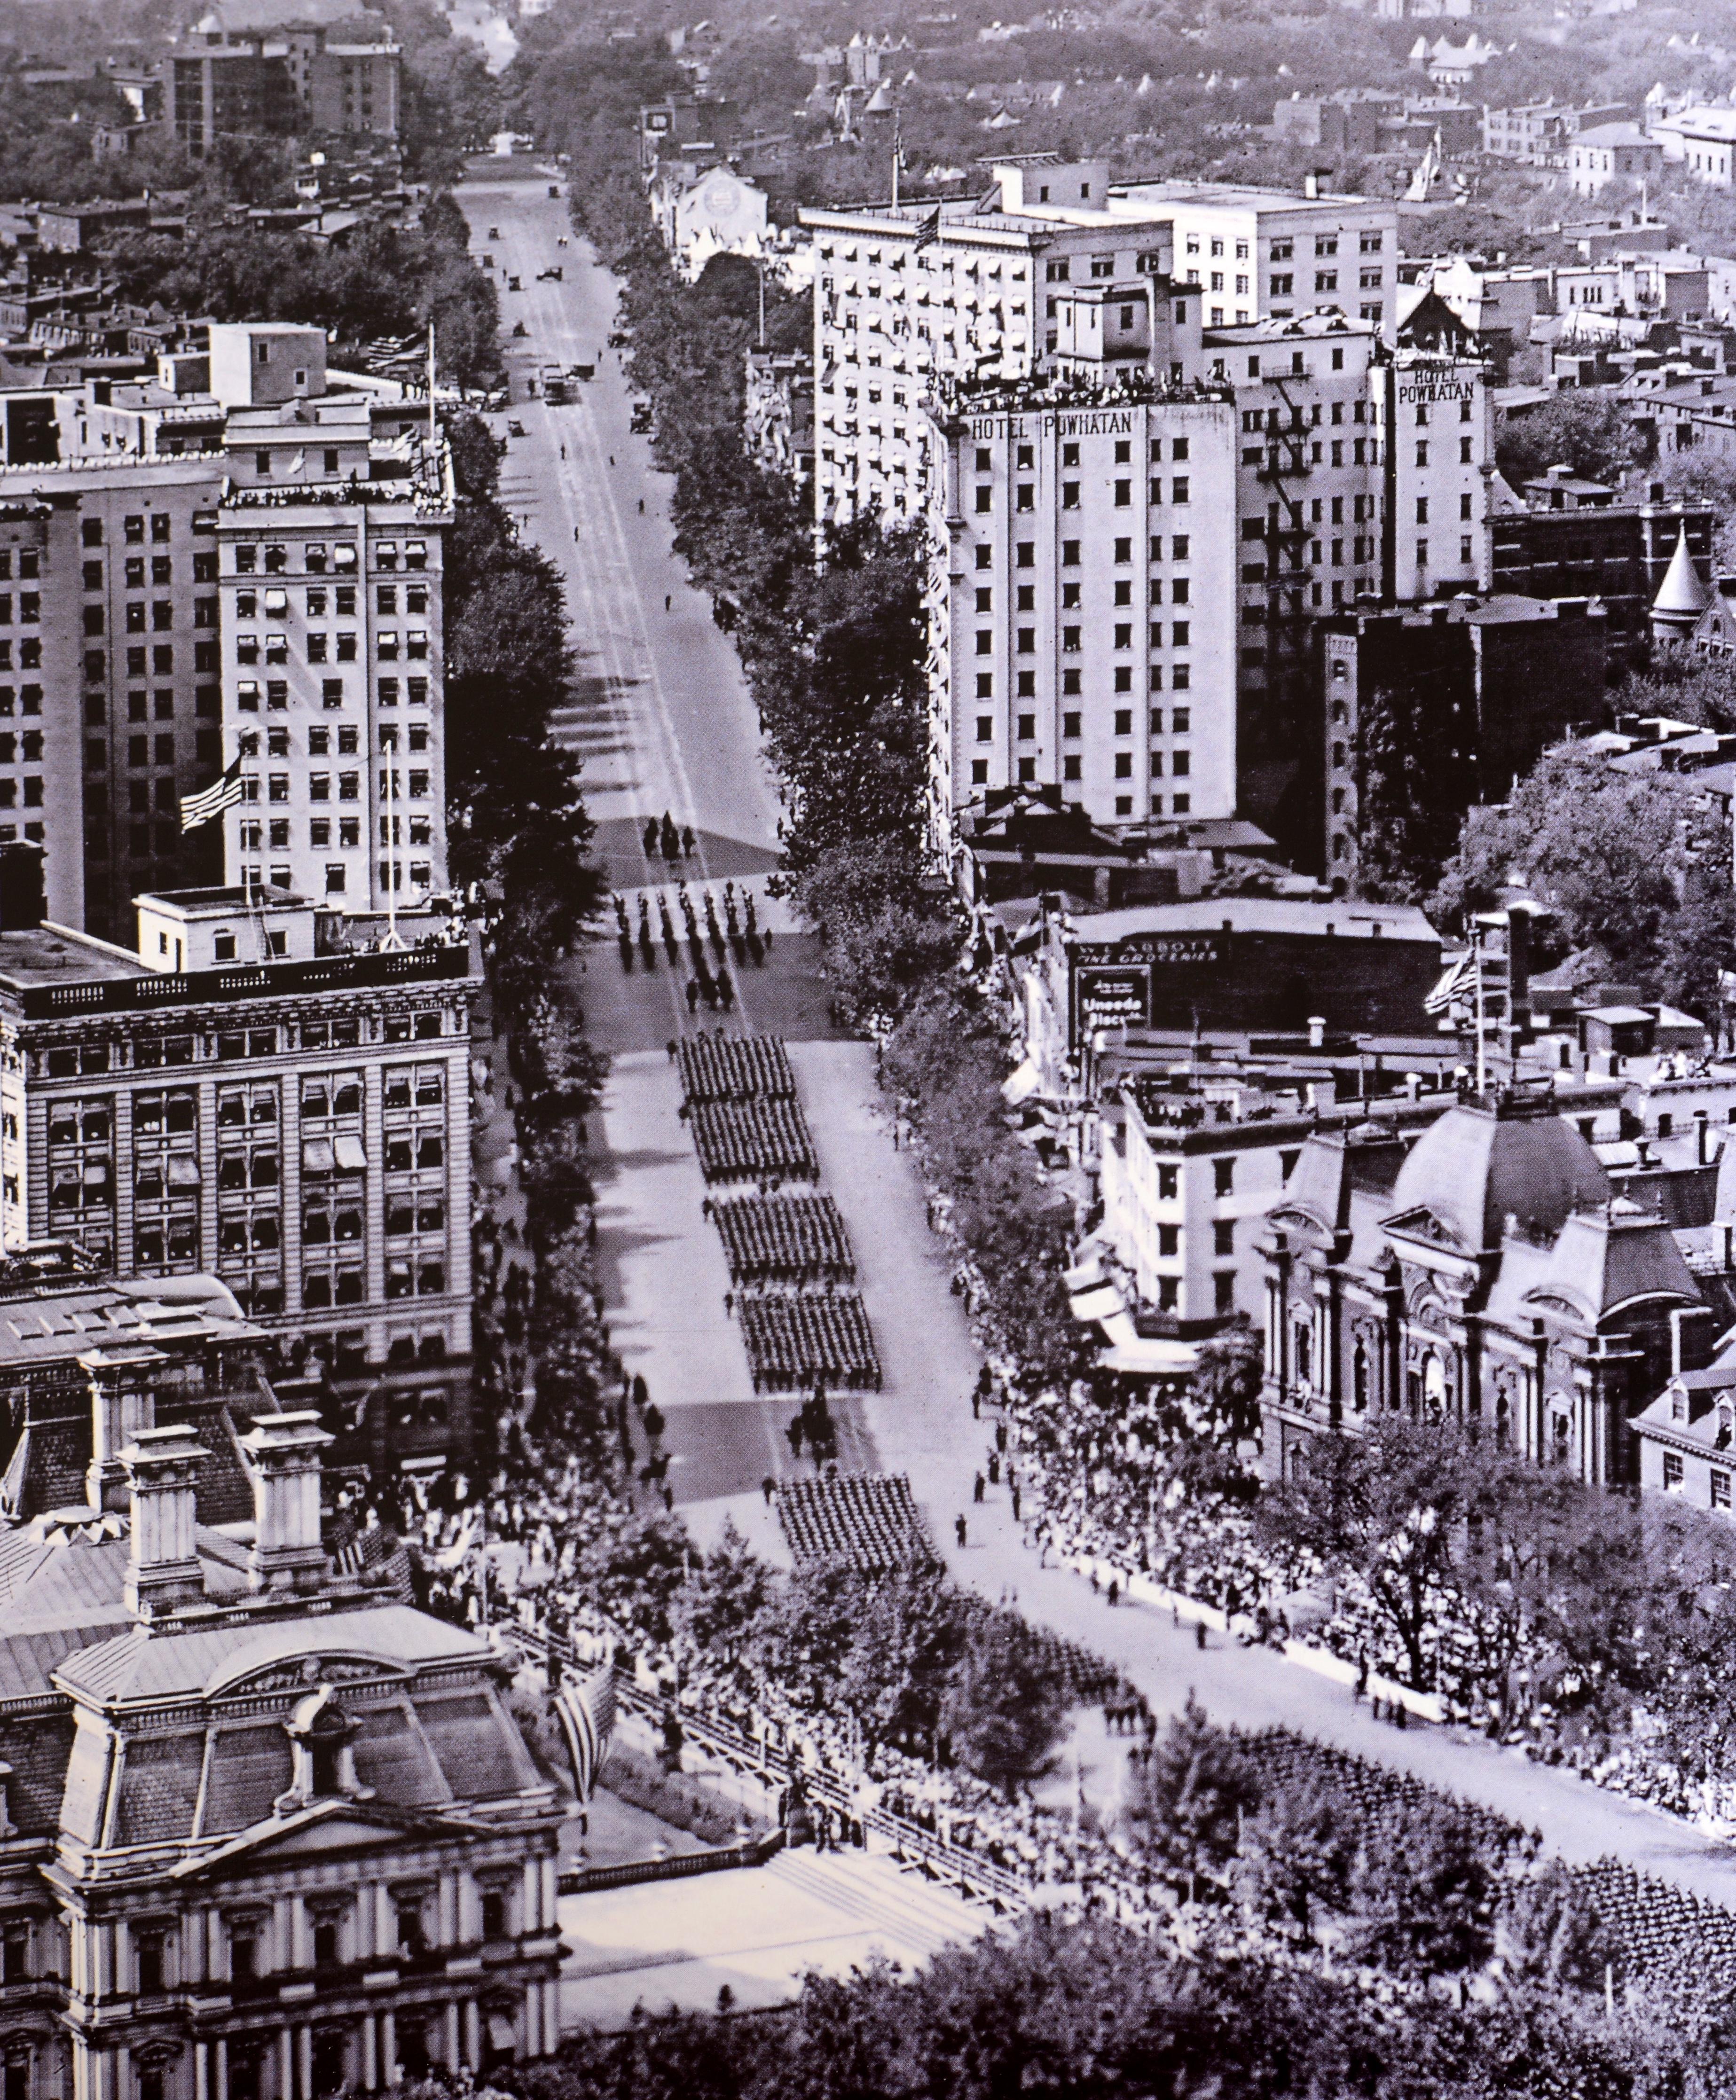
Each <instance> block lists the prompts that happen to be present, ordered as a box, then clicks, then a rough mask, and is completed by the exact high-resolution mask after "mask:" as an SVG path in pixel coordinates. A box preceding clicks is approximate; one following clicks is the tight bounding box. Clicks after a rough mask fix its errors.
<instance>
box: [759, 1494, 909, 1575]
mask: <svg viewBox="0 0 1736 2100" xmlns="http://www.w3.org/2000/svg"><path fill="white" fill-rule="evenodd" d="M778 1521H779V1523H780V1524H781V1525H782V1526H783V1528H784V1537H785V1539H786V1540H787V1541H788V1545H789V1550H790V1551H791V1552H792V1553H793V1555H795V1557H796V1558H797V1560H848V1561H849V1562H850V1564H852V1565H853V1566H855V1567H857V1568H862V1569H863V1570H864V1571H865V1572H866V1573H868V1574H871V1575H878V1574H882V1573H886V1571H887V1570H888V1569H890V1568H902V1567H906V1566H908V1565H909V1564H912V1562H915V1563H918V1564H930V1565H931V1564H933V1563H934V1559H935V1554H934V1547H933V1546H930V1544H929V1541H928V1533H926V1532H925V1530H924V1529H922V1519H921V1515H920V1514H919V1513H918V1511H917V1504H916V1498H915V1497H914V1496H913V1495H912V1493H911V1492H910V1476H909V1475H908V1474H907V1473H832V1474H824V1475H822V1476H819V1478H818V1479H815V1480H790V1481H788V1482H786V1484H785V1485H784V1487H783V1488H781V1489H780V1490H779V1493H778Z"/></svg>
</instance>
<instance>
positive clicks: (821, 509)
mask: <svg viewBox="0 0 1736 2100" xmlns="http://www.w3.org/2000/svg"><path fill="white" fill-rule="evenodd" d="M993 180H994V189H993V192H992V194H991V196H989V197H988V198H987V200H985V201H974V202H959V203H946V204H940V205H935V204H931V203H921V204H914V205H900V206H898V207H893V206H890V205H888V206H885V207H880V206H875V207H872V208H868V209H864V210H820V209H814V210H804V211H803V212H802V224H803V225H804V226H805V227H807V228H808V229H809V231H810V235H811V240H812V241H813V245H814V249H815V280H814V282H815V349H814V357H815V375H816V382H815V385H816V390H815V425H816V433H815V435H816V445H815V450H816V461H815V502H816V505H817V515H818V516H819V518H820V519H821V520H822V521H824V520H825V519H827V518H833V517H835V516H849V515H855V514H859V513H860V512H863V511H866V510H879V511H880V512H881V514H883V515H885V516H886V517H888V518H912V517H916V516H918V515H920V514H922V512H923V510H925V505H926V502H927V500H928V491H927V481H928V479H929V477H930V474H931V473H932V472H933V470H934V468H935V467H936V466H937V465H938V455H937V454H936V453H935V452H934V450H933V448H932V445H931V442H930V439H929V436H928V434H927V432H926V431H925V429H924V426H923V424H922V420H921V402H922V396H923V394H924V391H925V388H926V387H927V386H929V385H930V384H931V383H932V382H935V381H937V380H938V381H950V382H954V383H964V382H970V381H974V380H979V379H994V380H1005V381H1022V380H1027V379H1031V378H1034V377H1044V376H1047V375H1049V374H1051V373H1053V374H1056V375H1060V374H1062V373H1071V372H1072V371H1073V370H1074V369H1075V368H1076V365H1078V364H1081V363H1083V364H1086V365H1089V366H1090V367H1091V368H1093V371H1095V370H1096V369H1098V368H1101V367H1102V365H1103V364H1104V363H1105V360H1107V361H1108V362H1109V363H1110V364H1113V365H1115V367H1116V368H1120V369H1127V370H1141V371H1142V372H1143V373H1144V374H1145V375H1146V376H1147V377H1155V378H1160V379H1177V380H1182V381H1186V380H1191V379H1195V378H1199V377H1208V376H1209V373H1208V371H1202V370H1201V369H1200V368H1199V365H1198V364H1196V363H1195V359H1196V358H1197V357H1198V356H1199V343H1200V335H1199V331H1200V330H1201V329H1217V328H1226V327H1227V328H1235V327H1238V326H1243V325H1247V324H1252V323H1255V322H1257V321H1259V320H1262V319H1265V318H1266V317H1267V316H1268V315H1275V316H1276V317H1278V318H1279V319H1288V318H1291V317H1293V316H1294V315H1297V314H1302V313H1308V312H1312V311H1315V310H1317V309H1319V310H1322V311H1329V312H1332V313H1336V314H1338V315H1355V316H1357V317H1358V318H1359V319H1362V320H1366V321H1367V322H1368V324H1370V326H1371V328H1372V329H1373V330H1374V331H1375V332H1376V333H1380V332H1382V331H1385V333H1387V335H1388V336H1390V332H1391V329H1392V328H1393V326H1394V324H1395V322H1396V317H1397V299H1398V282H1397V263H1398V233H1397V224H1398V222H1397V215H1396V212H1395V210H1394V206H1393V205H1390V204H1383V203H1381V202H1380V201H1378V200H1375V199H1369V198H1363V197H1345V196H1302V197H1297V196H1289V195H1287V194H1286V193H1285V192H1281V191H1277V190H1261V189H1256V188H1248V187H1246V186H1239V185H1234V184H1225V183H1184V182H1163V183H1124V184H1118V185H1116V186H1115V187H1114V188H1111V186H1110V183H1109V170H1108V164H1107V162H1106V161H1077V162H1064V161H1061V160H1060V159H1059V158H1058V157H1057V156H1054V155H1049V154H1036V155H1032V156H1030V157H1027V158H1025V159H1023V160H1018V159H1015V160H1009V161H1004V162H996V164H995V166H994V171H993ZM1298 256H1300V257H1301V260H1300V261H1299V260H1298V259H1297V258H1298ZM1124 315H1125V319H1124V318H1123V316H1124ZM1093 328H1094V329H1095V331H1096V332H1095V333H1093ZM1177 367H1179V368H1177Z"/></svg>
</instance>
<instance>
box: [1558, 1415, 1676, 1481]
mask: <svg viewBox="0 0 1736 2100" xmlns="http://www.w3.org/2000/svg"><path fill="white" fill-rule="evenodd" d="M1556 1422H1557V1425H1558V1426H1559V1427H1562V1428H1565V1427H1566V1423H1564V1422H1563V1421H1562V1418H1561V1416H1560V1415H1557V1417H1556ZM1557 1440H1558V1441H1559V1440H1560V1439H1559V1438H1558V1439H1557ZM1681 1490H1682V1462H1681V1452H1680V1451H1666V1452H1665V1453H1664V1454H1663V1491H1664V1493H1666V1494H1670V1495H1679V1494H1680V1493H1681Z"/></svg>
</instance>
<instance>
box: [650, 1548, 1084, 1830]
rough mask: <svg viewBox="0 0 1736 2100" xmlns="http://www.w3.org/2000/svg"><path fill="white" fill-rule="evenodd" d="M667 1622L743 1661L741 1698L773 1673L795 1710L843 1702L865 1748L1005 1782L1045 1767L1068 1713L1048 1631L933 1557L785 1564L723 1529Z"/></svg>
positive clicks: (841, 1708) (734, 1663)
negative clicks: (877, 1566)
mask: <svg viewBox="0 0 1736 2100" xmlns="http://www.w3.org/2000/svg"><path fill="white" fill-rule="evenodd" d="M672 1623H673V1626H674V1632H675V1634H676V1636H677V1639H678V1643H681V1644H682V1645H683V1646H684V1647H685V1648H687V1651H688V1652H690V1653H691V1654H693V1655H695V1656H696V1657H703V1658H705V1659H706V1661H708V1663H709V1665H710V1666H711V1667H712V1668H713V1669H716V1668H717V1667H718V1665H719V1664H720V1663H721V1664H722V1665H724V1666H725V1667H727V1668H730V1669H733V1670H735V1671H736V1672H737V1673H738V1674H739V1677H740V1687H741V1689H742V1692H743V1695H744V1697H745V1698H747V1699H749V1700H752V1699H753V1697H754V1696H755V1692H754V1687H755V1686H756V1685H758V1684H760V1683H771V1684H775V1685H776V1686H777V1687H779V1689H780V1692H782V1693H784V1695H785V1696H788V1698H789V1699H791V1700H792V1701H793V1702H794V1704H795V1705H797V1707H798V1708H799V1709H801V1710H804V1711H806V1712H809V1713H815V1714H849V1715H850V1716H851V1717H852V1718H854V1719H855V1723H856V1724H857V1726H858V1727H859V1728H860V1730H861V1732H862V1737H863V1741H864V1746H865V1748H866V1749H867V1752H868V1756H869V1757H870V1758H872V1757H873V1756H874V1754H875V1753H876V1752H877V1751H878V1750H879V1749H881V1746H883V1745H889V1746H890V1747H891V1748H892V1749H897V1750H901V1751H903V1752H904V1753H906V1754H908V1755H910V1756H912V1757H917V1758H924V1759H931V1760H934V1761H937V1762H957V1763H959V1764H961V1765H962V1766H964V1767H965V1769H966V1770H967V1771H970V1772H973V1773H974V1774H975V1776H977V1777H978V1779H981V1780H984V1781H985V1782H986V1783H987V1784H988V1785H991V1786H994V1787H996V1788H998V1789H1001V1791H1002V1792H1004V1793H1013V1792H1014V1791H1015V1790H1016V1789H1018V1787H1019V1786H1021V1785H1024V1784H1026V1783H1027V1782H1028V1781H1029V1780H1033V1779H1036V1778H1037V1777H1039V1776H1041V1775H1042V1774H1043V1773H1044V1772H1045V1771H1047V1770H1048V1769H1049V1764H1050V1761H1051V1758H1052V1754H1053V1752H1054V1747H1055V1745H1056V1744H1057V1743H1058V1740H1060V1737H1061V1736H1062V1732H1063V1730H1064V1727H1065V1725H1066V1717H1067V1683H1066V1681H1065V1674H1064V1671H1063V1670H1062V1669H1061V1668H1060V1667H1059V1665H1058V1651H1057V1649H1056V1646H1055V1644H1054V1643H1053V1642H1052V1641H1050V1640H1048V1639H1045V1637H1044V1636H1043V1635H1040V1634H1038V1633H1036V1632H1035V1631H1034V1630H1032V1629H1031V1627H1030V1626H1027V1624H1026V1622H1025V1621H1024V1620H1023V1619H1022V1618H1020V1617H1018V1615H1017V1614H1016V1613H1015V1612H1008V1611H1003V1610H1001V1609H998V1608H996V1607H995V1606H993V1605H991V1604H987V1602H985V1600H984V1599H982V1598H980V1597H978V1596H977V1595H975V1594H974V1592H973V1591H971V1590H961V1589H960V1588H958V1587H956V1586H955V1585H954V1584H953V1583H952V1581H951V1580H950V1579H949V1577H948V1576H947V1575H946V1573H945V1572H944V1571H943V1569H942V1568H940V1567H939V1565H938V1564H935V1563H934V1562H933V1561H932V1560H925V1559H923V1560H911V1561H909V1562H908V1563H906V1564H904V1565H903V1566H902V1567H899V1568H894V1569H891V1570H890V1571H887V1572H885V1573H867V1572H866V1571H864V1569H862V1568H859V1567H857V1566H855V1564H853V1563H852V1562H850V1561H848V1560H808V1561H804V1562H802V1564H800V1565H799V1566H798V1567H797V1568H796V1570H795V1572H794V1573H790V1574H784V1573H779V1572H778V1571H776V1570H775V1569H773V1568H769V1567H767V1566H766V1564H765V1562H763V1561H762V1560H758V1558H757V1557H756V1556H755V1555H753V1553H752V1552H751V1551H749V1548H748V1546H747V1544H746V1542H745V1541H744V1540H743V1539H742V1538H741V1537H740V1535H739V1534H738V1533H735V1531H734V1530H733V1529H730V1530H727V1531H726V1533H725V1535H724V1537H723V1539H722V1542H721V1543H720V1544H719V1546H718V1548H717V1549H716V1551H714V1552H713V1553H712V1554H710V1555H708V1556H707V1558H706V1560H705V1562H704V1563H703V1564H702V1565H701V1566H700V1567H699V1568H696V1570H695V1571H694V1574H693V1577H692V1579H691V1581H690V1582H688V1584H687V1586H685V1587H684V1588H683V1589H682V1592H681V1594H680V1595H679V1596H678V1598H677V1599H676V1600H675V1604H674V1612H673V1618H672Z"/></svg>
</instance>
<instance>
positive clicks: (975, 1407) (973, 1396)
mask: <svg viewBox="0 0 1736 2100" xmlns="http://www.w3.org/2000/svg"><path fill="white" fill-rule="evenodd" d="M929 1223H930V1226H932V1225H933V1224H934V1220H933V1219H932V1218H930V1220H929ZM970 1418H971V1420H972V1421H973V1422H980V1421H981V1420H982V1419H983V1388H982V1387H980V1386H973V1387H971V1389H970Z"/></svg>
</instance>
